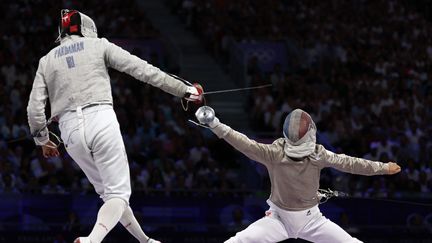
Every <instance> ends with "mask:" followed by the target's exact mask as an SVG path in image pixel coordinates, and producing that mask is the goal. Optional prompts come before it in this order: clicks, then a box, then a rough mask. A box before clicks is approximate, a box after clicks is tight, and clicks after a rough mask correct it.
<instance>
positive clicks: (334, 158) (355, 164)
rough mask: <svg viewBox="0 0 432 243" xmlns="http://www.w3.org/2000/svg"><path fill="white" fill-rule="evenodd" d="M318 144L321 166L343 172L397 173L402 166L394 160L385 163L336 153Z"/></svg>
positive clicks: (365, 173) (362, 173) (368, 173)
mask: <svg viewBox="0 0 432 243" xmlns="http://www.w3.org/2000/svg"><path fill="white" fill-rule="evenodd" d="M317 146H318V157H319V161H318V163H319V166H321V167H332V168H335V169H337V170H340V171H343V172H348V173H351V174H359V175H367V176H371V175H387V174H395V173H398V172H399V171H400V167H399V166H398V165H397V164H396V163H393V162H389V163H383V162H378V161H371V160H367V159H361V158H356V157H352V156H348V155H345V154H336V153H333V152H331V151H328V150H327V149H325V148H324V146H322V145H317Z"/></svg>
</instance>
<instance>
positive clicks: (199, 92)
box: [184, 83, 204, 104]
mask: <svg viewBox="0 0 432 243" xmlns="http://www.w3.org/2000/svg"><path fill="white" fill-rule="evenodd" d="M203 93H204V89H203V87H202V86H201V85H200V84H198V83H194V84H193V85H192V86H188V87H187V90H186V94H185V97H184V98H185V99H186V100H187V101H192V102H194V103H196V104H200V103H201V102H202V100H203Z"/></svg>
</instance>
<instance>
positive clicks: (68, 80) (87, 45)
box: [27, 35, 188, 145]
mask: <svg viewBox="0 0 432 243" xmlns="http://www.w3.org/2000/svg"><path fill="white" fill-rule="evenodd" d="M108 67H111V68H114V69H116V70H118V71H121V72H125V73H127V74H129V75H131V76H133V77H134V78H136V79H138V80H141V81H143V82H145V83H149V84H151V85H153V86H155V87H158V88H160V89H162V90H164V91H165V92H168V93H170V94H172V95H175V96H178V97H183V96H184V95H185V94H186V90H187V88H188V86H187V85H186V84H184V83H183V82H181V81H179V80H177V79H175V78H173V77H171V76H169V75H167V74H166V73H164V72H162V71H161V70H159V69H158V68H157V67H154V66H152V65H150V64H148V63H147V62H146V61H144V60H141V59H140V58H138V57H136V56H134V55H131V54H130V53H129V52H127V51H126V50H124V49H122V48H121V47H119V46H117V45H115V44H113V43H111V42H109V41H108V40H107V39H105V38H87V37H80V36H75V35H73V36H69V37H66V38H64V39H63V40H62V42H61V44H60V45H59V46H57V47H55V48H54V49H52V50H51V51H50V52H49V53H48V54H46V55H45V56H43V57H42V58H41V59H40V60H39V67H38V69H37V72H36V77H35V79H34V82H33V88H32V90H31V93H30V99H29V103H28V106H27V116H28V122H29V125H30V131H31V133H32V134H34V133H35V132H37V131H39V130H41V129H42V128H43V127H44V126H45V124H46V117H45V105H46V101H47V99H48V98H49V102H50V105H51V117H55V116H58V115H61V114H62V113H64V112H66V111H71V110H76V109H77V107H78V106H83V105H86V104H91V103H98V102H103V103H111V104H112V95H111V84H110V77H109V75H108ZM47 141H48V130H47V129H46V128H45V129H43V130H42V132H41V133H40V135H39V137H35V142H36V144H38V145H42V144H45V143H46V142H47Z"/></svg>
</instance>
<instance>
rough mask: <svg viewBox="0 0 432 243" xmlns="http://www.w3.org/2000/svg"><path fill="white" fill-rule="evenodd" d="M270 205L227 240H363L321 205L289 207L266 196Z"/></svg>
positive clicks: (262, 242) (253, 242)
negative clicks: (278, 203) (293, 209)
mask: <svg viewBox="0 0 432 243" xmlns="http://www.w3.org/2000/svg"><path fill="white" fill-rule="evenodd" d="M267 203H268V204H269V206H270V209H269V210H268V211H267V212H266V216H265V217H264V218H261V219H259V220H257V221H255V222H254V223H252V224H251V225H249V226H248V227H247V228H246V229H244V230H243V231H240V232H238V233H237V234H236V235H235V236H234V237H231V238H230V239H229V240H227V241H225V243H273V242H279V241H283V240H286V239H289V238H301V239H304V240H308V241H311V242H320V243H321V242H322V243H338V242H340V243H351V242H352V243H354V242H361V241H359V240H358V239H356V238H353V237H352V236H350V235H349V234H348V233H347V232H346V231H345V230H343V229H342V228H341V227H339V226H338V225H337V224H335V223H333V222H332V221H330V220H329V219H327V218H326V217H324V216H323V215H322V213H321V212H320V210H319V208H318V205H317V206H315V207H312V208H310V209H307V210H302V211H287V210H283V209H281V208H279V207H277V206H276V205H274V204H273V203H272V202H271V201H270V200H267Z"/></svg>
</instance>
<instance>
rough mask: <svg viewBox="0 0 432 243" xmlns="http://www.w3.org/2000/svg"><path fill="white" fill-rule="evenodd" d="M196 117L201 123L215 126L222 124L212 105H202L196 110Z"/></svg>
mask: <svg viewBox="0 0 432 243" xmlns="http://www.w3.org/2000/svg"><path fill="white" fill-rule="evenodd" d="M195 117H196V118H197V120H198V121H199V123H200V124H203V125H207V126H209V127H210V128H215V127H217V126H218V125H219V124H220V121H219V119H218V118H217V117H216V116H215V111H214V110H213V108H211V107H210V106H201V107H200V108H199V109H198V110H197V111H196V112H195Z"/></svg>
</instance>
